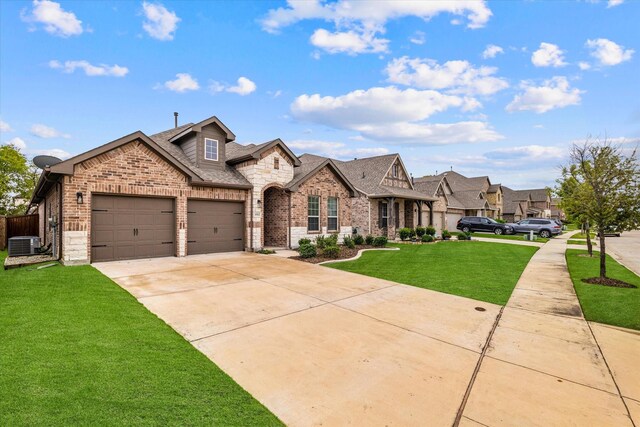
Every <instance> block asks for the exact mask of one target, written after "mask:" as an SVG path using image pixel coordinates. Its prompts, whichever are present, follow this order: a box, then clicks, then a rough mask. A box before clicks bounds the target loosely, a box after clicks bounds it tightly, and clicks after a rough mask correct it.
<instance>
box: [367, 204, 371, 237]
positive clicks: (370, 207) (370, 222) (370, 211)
mask: <svg viewBox="0 0 640 427" xmlns="http://www.w3.org/2000/svg"><path fill="white" fill-rule="evenodd" d="M367 202H369V234H371V199H369V198H368V197H367Z"/></svg>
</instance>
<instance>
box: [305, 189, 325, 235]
mask: <svg viewBox="0 0 640 427" xmlns="http://www.w3.org/2000/svg"><path fill="white" fill-rule="evenodd" d="M311 198H314V199H316V200H317V201H318V214H317V215H311V212H310V207H311V206H310V205H311V203H310V202H311ZM320 202H321V200H320V196H307V231H309V232H320V230H321V229H322V227H321V225H320ZM310 218H317V219H318V228H317V229H312V228H311V227H309V225H310V221H309V219H310Z"/></svg>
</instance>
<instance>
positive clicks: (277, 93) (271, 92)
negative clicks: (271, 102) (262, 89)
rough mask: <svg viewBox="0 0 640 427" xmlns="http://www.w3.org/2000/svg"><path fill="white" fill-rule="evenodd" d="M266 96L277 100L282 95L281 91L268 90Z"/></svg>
mask: <svg viewBox="0 0 640 427" xmlns="http://www.w3.org/2000/svg"><path fill="white" fill-rule="evenodd" d="M267 95H269V96H271V97H272V98H278V97H280V95H282V90H280V89H278V90H268V91H267Z"/></svg>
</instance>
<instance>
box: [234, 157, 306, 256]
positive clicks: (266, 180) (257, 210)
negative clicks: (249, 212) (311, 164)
mask: <svg viewBox="0 0 640 427" xmlns="http://www.w3.org/2000/svg"><path fill="white" fill-rule="evenodd" d="M276 158H277V159H279V169H274V160H275V159H276ZM293 167H294V166H293V160H292V159H291V158H290V157H289V155H288V154H287V153H286V152H285V151H284V150H283V149H281V148H280V147H278V146H276V147H274V148H272V149H270V150H267V151H265V152H264V153H262V155H261V156H260V159H257V160H256V159H252V160H248V161H246V162H243V163H240V164H238V165H236V170H238V171H239V172H240V173H241V174H242V175H243V176H244V177H245V178H246V179H247V181H249V182H250V183H251V184H252V185H253V194H252V199H253V217H252V218H250V221H251V223H250V227H251V228H250V233H252V235H253V242H254V248H255V249H260V248H262V241H263V240H262V223H263V209H264V206H263V200H262V199H263V193H264V190H266V189H267V188H269V187H271V186H274V185H275V186H284V185H285V184H287V183H289V182H290V181H291V180H292V179H293ZM258 200H259V201H260V203H258Z"/></svg>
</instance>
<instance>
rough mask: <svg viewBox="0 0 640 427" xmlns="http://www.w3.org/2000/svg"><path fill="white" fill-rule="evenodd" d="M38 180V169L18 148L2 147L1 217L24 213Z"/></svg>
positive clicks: (0, 169) (0, 177)
mask: <svg viewBox="0 0 640 427" xmlns="http://www.w3.org/2000/svg"><path fill="white" fill-rule="evenodd" d="M37 180H38V169H37V168H36V167H35V166H30V165H29V163H28V162H27V158H26V157H25V156H24V154H22V153H21V152H20V150H19V149H18V147H16V146H14V145H12V144H6V145H0V215H15V214H18V213H24V211H25V210H26V208H27V203H28V201H29V198H30V197H31V193H32V192H33V189H34V188H35V185H36V182H37Z"/></svg>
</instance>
